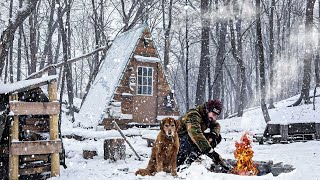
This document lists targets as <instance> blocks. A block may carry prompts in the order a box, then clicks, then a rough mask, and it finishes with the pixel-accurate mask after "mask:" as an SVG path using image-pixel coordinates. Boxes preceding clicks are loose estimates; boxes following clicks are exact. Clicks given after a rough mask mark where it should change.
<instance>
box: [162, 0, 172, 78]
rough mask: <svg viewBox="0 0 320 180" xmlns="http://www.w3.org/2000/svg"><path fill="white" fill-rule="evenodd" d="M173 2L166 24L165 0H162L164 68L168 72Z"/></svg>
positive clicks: (170, 3) (170, 4)
mask: <svg viewBox="0 0 320 180" xmlns="http://www.w3.org/2000/svg"><path fill="white" fill-rule="evenodd" d="M172 2H173V0H170V1H169V7H168V10H169V13H168V26H166V18H165V14H166V11H165V0H162V18H163V20H162V23H163V30H164V57H163V62H164V69H165V71H166V72H167V73H168V72H169V71H168V67H167V66H168V65H169V52H170V39H169V38H170V31H171V23H172Z"/></svg>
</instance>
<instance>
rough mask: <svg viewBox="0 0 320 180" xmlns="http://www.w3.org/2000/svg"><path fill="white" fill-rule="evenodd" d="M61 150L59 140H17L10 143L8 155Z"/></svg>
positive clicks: (47, 152)
mask: <svg viewBox="0 0 320 180" xmlns="http://www.w3.org/2000/svg"><path fill="white" fill-rule="evenodd" d="M59 152H61V140H49V141H17V142H12V143H11V148H10V155H32V154H50V153H59Z"/></svg>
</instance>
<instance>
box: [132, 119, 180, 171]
mask: <svg viewBox="0 0 320 180" xmlns="http://www.w3.org/2000/svg"><path fill="white" fill-rule="evenodd" d="M179 124H180V122H179V121H176V120H174V119H173V118H169V117H167V118H164V119H162V121H161V123H160V132H159V134H158V136H157V139H156V140H155V142H154V144H153V147H152V153H151V157H150V160H149V163H148V166H147V168H146V169H139V170H138V171H137V172H136V173H135V174H136V175H141V176H146V175H149V176H150V175H152V176H153V175H155V174H156V173H157V172H161V171H164V172H167V173H171V175H172V176H177V154H178V150H179V137H178V133H177V130H178V127H179Z"/></svg>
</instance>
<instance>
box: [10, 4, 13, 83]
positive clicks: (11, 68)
mask: <svg viewBox="0 0 320 180" xmlns="http://www.w3.org/2000/svg"><path fill="white" fill-rule="evenodd" d="M12 5H13V0H11V1H10V10H9V17H10V19H11V18H12ZM12 51H13V44H12V46H11V47H10V49H9V80H10V83H13V61H12V59H13V58H12V55H13V52H12Z"/></svg>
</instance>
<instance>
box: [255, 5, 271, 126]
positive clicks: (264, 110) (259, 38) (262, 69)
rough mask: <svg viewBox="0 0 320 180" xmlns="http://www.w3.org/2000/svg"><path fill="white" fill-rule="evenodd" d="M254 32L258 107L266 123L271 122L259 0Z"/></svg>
mask: <svg viewBox="0 0 320 180" xmlns="http://www.w3.org/2000/svg"><path fill="white" fill-rule="evenodd" d="M256 9H257V15H256V23H257V24H256V32H257V47H258V49H257V50H258V58H259V60H260V62H259V70H260V74H259V75H260V91H261V94H260V105H261V110H262V113H263V117H264V120H265V122H266V123H268V122H269V121H271V119H270V116H269V112H268V108H267V105H266V102H265V98H266V88H265V87H266V78H265V66H264V54H263V43H262V32H261V20H260V0H256Z"/></svg>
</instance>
